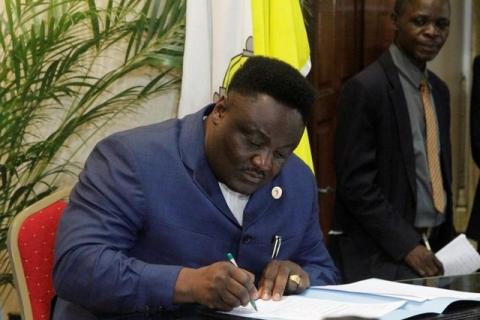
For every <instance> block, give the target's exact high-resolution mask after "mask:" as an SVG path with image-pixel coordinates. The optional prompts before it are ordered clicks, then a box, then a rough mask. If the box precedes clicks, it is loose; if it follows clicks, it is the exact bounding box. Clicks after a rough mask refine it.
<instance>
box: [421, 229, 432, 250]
mask: <svg viewBox="0 0 480 320" xmlns="http://www.w3.org/2000/svg"><path fill="white" fill-rule="evenodd" d="M422 240H423V243H424V244H425V247H426V248H427V250H428V251H432V248H431V247H430V243H428V238H427V235H426V234H425V232H424V233H422Z"/></svg>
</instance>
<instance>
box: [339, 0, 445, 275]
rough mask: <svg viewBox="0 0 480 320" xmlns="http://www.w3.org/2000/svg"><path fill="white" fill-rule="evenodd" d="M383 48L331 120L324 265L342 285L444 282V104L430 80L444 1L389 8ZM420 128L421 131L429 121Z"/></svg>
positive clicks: (441, 91) (403, 2)
mask: <svg viewBox="0 0 480 320" xmlns="http://www.w3.org/2000/svg"><path fill="white" fill-rule="evenodd" d="M392 20H393V24H394V30H395V37H394V43H393V44H392V45H391V46H390V48H389V49H388V50H387V51H386V52H385V53H384V54H383V55H382V56H381V57H380V58H379V59H378V60H377V61H375V62H374V63H373V64H372V65H370V66H368V67H367V68H366V69H364V70H363V71H362V72H360V73H359V74H357V75H356V76H354V77H353V78H352V79H350V80H349V81H348V82H347V83H346V84H345V86H344V89H343V92H342V95H341V98H340V103H339V115H338V127H337V133H336V146H335V148H336V150H335V159H336V160H335V161H336V163H335V165H336V177H337V195H336V211H335V216H334V224H333V229H334V230H332V232H331V233H332V237H331V244H332V250H331V253H332V256H333V257H334V260H335V261H336V263H337V266H338V267H339V269H340V271H341V275H342V277H343V280H344V281H345V282H350V281H355V280H360V279H365V278H369V277H377V278H383V279H390V280H393V279H405V278H415V277H420V276H421V277H424V276H434V275H439V274H441V273H442V265H441V263H440V262H439V261H438V260H437V259H436V257H435V256H434V254H433V253H432V252H431V251H430V250H429V249H430V247H431V249H432V250H433V251H435V250H437V249H439V248H440V247H441V246H443V245H444V244H446V243H448V242H449V241H450V240H451V239H452V238H453V236H454V230H453V224H452V195H451V186H450V185H451V159H450V158H451V154H450V137H449V135H450V105H449V103H450V101H449V100H450V97H449V91H448V88H447V86H446V85H445V83H444V82H443V81H441V80H440V79H439V78H438V77H437V76H436V75H435V74H433V73H432V72H430V71H429V70H428V69H427V67H426V65H427V62H428V61H430V60H432V59H433V58H435V56H436V55H437V53H438V52H439V51H440V49H441V48H442V46H443V44H444V43H445V41H446V40H447V37H448V33H449V24H450V3H449V2H448V0H397V1H396V3H395V8H394V12H393V13H392ZM427 119H428V121H427Z"/></svg>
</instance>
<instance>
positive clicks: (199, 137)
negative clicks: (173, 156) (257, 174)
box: [179, 105, 238, 225]
mask: <svg viewBox="0 0 480 320" xmlns="http://www.w3.org/2000/svg"><path fill="white" fill-rule="evenodd" d="M212 108H213V105H209V106H207V107H206V108H204V109H202V110H200V111H199V112H197V113H194V114H192V115H189V116H186V117H185V118H183V119H182V125H181V127H180V133H179V152H180V156H181V158H182V160H183V163H184V164H185V166H186V167H187V168H188V169H189V170H190V171H191V174H192V178H193V181H194V182H195V183H196V184H197V186H198V187H199V188H200V190H202V191H203V192H204V194H205V196H206V197H207V198H208V199H209V200H210V202H212V204H213V205H214V206H215V207H217V208H218V209H219V210H220V211H221V212H222V213H223V215H225V217H227V218H228V219H229V220H231V221H232V222H233V223H235V224H237V225H238V222H237V219H235V217H234V216H233V213H232V212H231V211H230V209H229V208H228V205H227V203H226V202H225V199H224V198H223V194H222V191H221V190H220V186H219V185H218V181H217V179H216V178H215V175H214V174H213V172H212V169H211V168H210V165H209V164H208V161H207V158H206V156H205V149H204V137H205V133H204V124H203V122H204V121H203V120H202V118H203V117H204V116H205V115H208V114H209V113H210V112H211V110H212ZM179 196H181V195H179Z"/></svg>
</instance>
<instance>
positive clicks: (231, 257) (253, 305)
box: [227, 253, 258, 311]
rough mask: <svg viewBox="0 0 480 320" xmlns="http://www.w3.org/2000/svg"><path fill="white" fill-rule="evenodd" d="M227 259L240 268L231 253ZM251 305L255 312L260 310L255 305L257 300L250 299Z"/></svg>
mask: <svg viewBox="0 0 480 320" xmlns="http://www.w3.org/2000/svg"><path fill="white" fill-rule="evenodd" d="M227 259H228V261H230V262H231V263H232V264H233V265H234V266H235V267H237V268H238V264H237V262H236V261H235V258H234V257H233V255H232V254H231V253H227ZM250 305H251V306H252V308H253V309H254V310H255V311H258V309H257V304H256V303H255V300H253V299H250Z"/></svg>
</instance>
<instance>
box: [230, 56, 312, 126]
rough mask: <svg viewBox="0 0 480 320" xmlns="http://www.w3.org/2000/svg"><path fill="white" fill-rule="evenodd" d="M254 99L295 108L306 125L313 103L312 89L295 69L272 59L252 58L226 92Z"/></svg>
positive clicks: (238, 72) (240, 69) (237, 73)
mask: <svg viewBox="0 0 480 320" xmlns="http://www.w3.org/2000/svg"><path fill="white" fill-rule="evenodd" d="M231 91H234V92H238V93H240V94H244V95H251V96H255V95H256V94H258V93H263V94H267V95H269V96H270V97H272V98H274V99H275V100H277V101H278V102H280V103H282V104H285V105H287V106H288V107H290V108H293V109H297V110H298V111H299V112H300V114H301V115H302V119H303V122H304V123H306V122H307V119H308V117H309V116H310V113H311V111H312V109H313V105H314V103H315V89H314V88H313V86H312V85H311V84H310V83H309V82H308V81H307V79H305V77H303V76H302V74H301V73H300V72H298V70H297V69H295V68H293V67H292V66H290V65H289V64H287V63H285V62H283V61H280V60H278V59H274V58H267V57H263V56H254V57H250V58H248V60H247V61H246V62H245V63H244V64H243V65H242V66H241V67H240V68H239V69H238V70H237V72H236V73H235V74H234V75H233V78H232V80H231V82H230V84H229V86H228V92H231Z"/></svg>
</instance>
